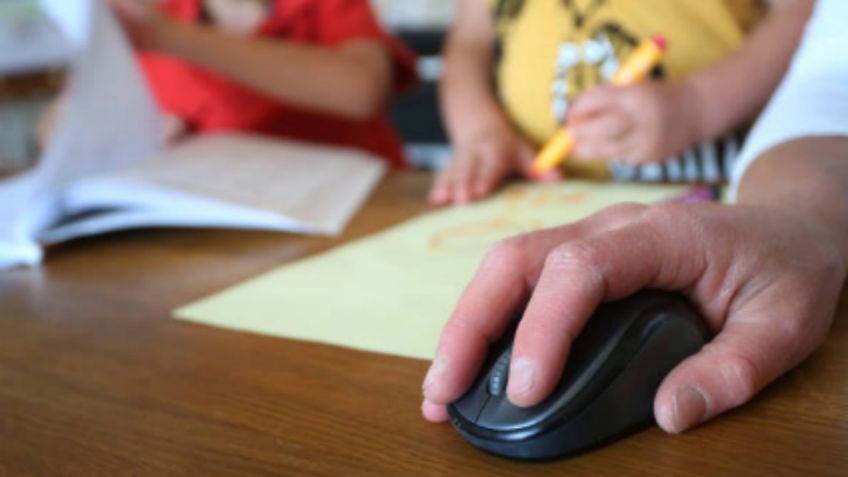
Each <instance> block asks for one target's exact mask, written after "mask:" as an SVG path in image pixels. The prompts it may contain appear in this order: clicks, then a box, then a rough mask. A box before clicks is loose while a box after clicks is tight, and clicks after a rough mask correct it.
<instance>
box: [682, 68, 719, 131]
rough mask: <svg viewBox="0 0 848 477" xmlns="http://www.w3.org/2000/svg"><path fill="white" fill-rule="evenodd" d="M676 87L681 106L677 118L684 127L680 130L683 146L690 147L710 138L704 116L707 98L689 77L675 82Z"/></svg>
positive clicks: (706, 109)
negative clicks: (683, 140)
mask: <svg viewBox="0 0 848 477" xmlns="http://www.w3.org/2000/svg"><path fill="white" fill-rule="evenodd" d="M677 87H678V89H679V94H678V104H680V108H681V114H680V115H679V118H680V119H681V120H682V121H681V123H682V124H683V125H684V129H685V130H684V131H682V132H681V134H682V135H683V138H684V139H685V141H686V146H685V147H692V146H694V145H697V144H700V143H702V142H704V141H706V140H708V139H711V137H712V136H711V135H710V133H709V131H707V129H708V128H707V127H706V124H707V123H708V121H707V120H706V118H705V114H706V111H708V108H707V107H706V106H705V105H706V104H707V103H706V101H708V100H709V98H705V95H704V94H703V92H702V91H701V90H702V88H701V87H700V85H699V84H698V82H697V81H694V80H692V79H691V78H685V79H683V80H681V81H679V82H677Z"/></svg>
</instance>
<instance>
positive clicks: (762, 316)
mask: <svg viewBox="0 0 848 477" xmlns="http://www.w3.org/2000/svg"><path fill="white" fill-rule="evenodd" d="M845 274H846V271H845V265H844V258H843V257H842V256H841V252H840V250H839V248H838V243H837V240H836V238H835V237H834V236H833V232H832V231H830V230H829V229H828V228H827V227H825V225H824V224H823V223H822V222H819V221H816V220H813V219H810V218H808V217H807V216H805V215H803V214H800V213H797V212H794V211H786V210H783V209H779V208H776V207H770V206H733V207H730V206H722V205H715V204H689V205H684V204H677V203H668V204H661V205H656V206H652V207H645V206H640V205H619V206H615V207H612V208H609V209H607V210H605V211H602V212H600V213H598V214H595V215H593V216H591V217H589V218H587V219H585V220H583V221H580V222H577V223H574V224H571V225H567V226H564V227H560V228H556V229H550V230H546V231H541V232H537V233H532V234H528V235H524V236H519V237H517V238H513V239H509V240H506V241H504V242H501V243H499V244H497V245H495V246H494V247H493V248H492V250H491V251H490V252H489V254H488V255H487V256H486V258H485V259H484V261H483V263H482V265H481V266H480V269H479V271H478V272H477V275H476V276H475V277H474V279H473V280H472V281H471V283H470V284H469V285H468V287H467V289H466V290H465V292H464V293H463V295H462V297H461V299H460V300H459V303H458V304H457V306H456V309H455V311H454V313H453V316H452V317H451V319H450V320H449V322H448V323H447V325H446V326H445V328H444V331H443V333H442V336H441V340H440V343H439V346H438V351H437V354H436V358H435V360H434V362H433V365H432V366H431V368H430V371H429V373H428V374H427V377H426V379H425V381H424V396H425V398H424V403H423V406H422V412H423V414H424V416H425V417H426V418H427V419H429V420H432V421H442V420H445V419H446V418H447V415H446V411H445V405H446V404H448V403H450V402H452V401H454V400H456V399H457V398H459V397H460V396H461V395H462V394H463V393H464V392H465V390H466V389H467V388H468V387H469V385H470V384H471V382H472V381H473V379H474V377H475V375H476V374H477V372H478V369H479V368H480V366H481V363H482V361H483V359H484V357H485V354H486V352H487V348H488V346H489V344H490V343H491V342H493V341H494V340H496V339H497V337H498V336H499V335H500V334H501V333H502V332H503V330H504V328H505V326H506V325H507V323H508V322H509V320H510V319H511V317H512V316H513V311H514V310H515V309H516V308H517V307H519V306H520V305H521V304H522V303H524V301H525V300H526V299H527V298H528V297H529V298H530V301H529V304H528V306H527V308H526V311H525V312H524V316H523V319H522V321H521V323H520V325H519V327H518V330H517V333H516V336H515V344H514V348H513V355H512V363H511V368H510V374H509V383H508V387H507V393H508V396H509V398H510V400H511V401H512V402H513V403H515V404H517V405H519V406H530V405H533V404H536V403H539V402H540V401H542V400H543V399H544V398H545V397H546V396H547V395H548V394H549V393H550V392H551V391H552V390H553V388H554V387H555V386H556V384H557V381H558V380H559V377H560V375H561V373H562V369H563V366H564V364H565V362H566V359H567V357H568V352H569V349H570V347H571V343H572V341H573V339H574V337H575V336H577V335H578V334H579V333H580V330H581V329H582V328H583V326H584V324H585V322H586V320H587V319H588V318H589V316H590V315H591V314H592V312H593V311H594V310H595V308H596V307H597V305H598V304H599V303H601V302H602V301H605V300H614V299H619V298H623V297H625V296H628V295H631V294H633V293H635V292H637V291H639V290H640V289H643V288H659V289H667V290H680V291H682V292H683V293H685V294H686V295H688V297H689V299H690V300H691V301H692V302H693V303H694V304H695V305H696V306H697V307H698V309H699V311H700V313H701V315H702V316H703V318H704V319H705V321H706V322H707V323H708V325H709V326H710V327H711V328H712V329H713V330H714V331H715V332H716V333H717V334H716V336H715V338H714V339H713V340H712V341H711V342H710V343H709V344H707V345H706V346H704V348H703V349H702V350H701V351H700V352H699V353H697V354H695V355H693V356H691V357H689V358H688V359H686V360H684V361H683V362H682V363H681V364H680V365H679V366H677V367H676V368H675V369H674V370H673V371H671V373H669V375H668V376H667V377H666V378H665V380H664V381H663V382H662V384H661V386H660V388H659V390H658V392H657V396H656V400H655V403H654V414H655V417H656V420H657V422H658V423H659V425H660V426H661V427H662V428H663V429H665V430H666V431H668V432H673V433H676V432H682V431H684V430H686V429H689V428H691V427H692V426H695V425H697V424H699V423H701V422H704V421H706V420H708V419H711V418H713V417H715V416H717V415H719V414H721V413H722V412H724V411H727V410H729V409H732V408H735V407H737V406H739V405H741V404H743V403H745V402H747V401H748V400H750V399H751V398H752V397H753V396H754V395H755V394H756V393H757V392H758V391H759V390H761V389H762V388H763V387H764V386H766V385H767V384H768V383H769V382H771V381H772V380H774V379H775V378H777V377H778V376H780V375H781V374H783V373H784V372H786V371H787V370H789V369H791V368H792V367H794V366H795V365H797V364H798V363H800V362H801V361H802V360H803V359H804V358H806V357H807V356H809V355H810V354H811V353H812V352H813V350H814V349H816V347H818V346H819V345H820V344H821V343H822V342H823V340H824V338H825V336H826V334H827V332H828V329H829V326H830V323H831V321H832V317H833V313H834V309H835V306H836V303H837V300H838V298H839V295H840V292H841V289H842V285H843V282H844V280H845Z"/></svg>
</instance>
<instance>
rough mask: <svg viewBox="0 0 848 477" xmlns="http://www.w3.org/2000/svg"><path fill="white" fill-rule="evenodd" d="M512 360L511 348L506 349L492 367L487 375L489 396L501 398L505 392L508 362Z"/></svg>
mask: <svg viewBox="0 0 848 477" xmlns="http://www.w3.org/2000/svg"><path fill="white" fill-rule="evenodd" d="M511 358H512V346H510V347H509V348H507V349H506V351H504V352H503V354H502V355H501V356H500V358H498V360H497V361H496V362H495V365H494V366H492V372H491V373H490V374H489V394H490V395H492V396H496V397H497V396H502V395H503V394H504V392H505V391H506V380H507V378H509V362H510V360H511Z"/></svg>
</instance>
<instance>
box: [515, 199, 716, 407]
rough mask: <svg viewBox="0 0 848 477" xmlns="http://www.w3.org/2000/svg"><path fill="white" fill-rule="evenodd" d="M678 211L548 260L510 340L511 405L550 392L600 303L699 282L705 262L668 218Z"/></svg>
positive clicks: (656, 212) (654, 213) (561, 250)
mask: <svg viewBox="0 0 848 477" xmlns="http://www.w3.org/2000/svg"><path fill="white" fill-rule="evenodd" d="M680 207H681V206H679V205H676V204H669V205H665V206H658V207H655V208H653V209H649V210H647V211H646V212H644V213H642V214H641V217H639V218H638V219H636V220H635V221H633V222H630V220H632V219H631V218H627V217H625V218H623V219H619V221H620V222H619V226H614V227H612V228H611V229H610V228H608V229H607V231H605V232H603V233H601V234H598V235H594V236H590V237H584V238H582V239H580V240H573V241H570V242H567V243H564V244H563V245H560V246H558V247H557V248H555V249H553V250H552V251H551V252H550V253H549V254H548V256H547V258H546V260H545V263H544V267H543V269H542V271H541V275H540V278H539V282H538V284H537V285H536V287H535V290H534V292H533V296H532V298H531V299H530V302H529V303H528V306H527V309H526V311H525V313H524V317H523V319H522V321H521V323H520V324H519V327H518V330H517V332H516V336H515V344H514V346H513V354H512V365H511V367H510V374H509V382H508V384H507V394H508V395H509V398H510V400H511V401H512V402H513V403H515V404H517V405H521V406H531V405H534V404H537V403H539V402H541V401H542V400H543V399H544V398H545V397H547V396H548V394H550V392H551V391H552V390H553V388H554V386H556V383H557V382H558V380H559V377H560V375H561V374H562V369H563V366H564V365H565V360H566V358H567V356H568V352H569V350H570V348H571V343H572V341H573V340H574V338H575V337H576V336H577V335H578V334H579V333H580V331H581V330H582V329H583V326H584V324H585V323H586V320H588V319H589V317H590V316H591V314H592V313H593V312H594V310H595V308H597V306H598V305H599V304H600V303H601V302H602V301H604V300H610V299H616V298H622V297H625V296H627V295H630V294H632V293H634V292H636V291H638V290H640V289H642V288H647V287H658V288H668V289H684V288H687V287H689V286H691V285H692V284H693V283H694V282H695V281H696V280H697V279H698V277H699V276H700V274H701V273H702V271H703V270H704V268H705V267H706V263H705V261H704V259H703V254H702V253H700V252H701V251H699V250H697V246H698V245H697V242H693V241H692V240H684V238H687V237H688V236H687V235H685V232H681V229H684V227H683V226H682V224H680V223H675V221H674V220H672V219H671V216H676V215H679V213H678V212H677V210H678V209H680ZM630 215H631V216H632V215H633V212H631V214H630ZM628 222H629V223H628ZM621 223H625V224H627V225H624V226H620V224H621ZM693 248H695V250H693Z"/></svg>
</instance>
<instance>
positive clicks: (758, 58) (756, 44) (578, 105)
mask: <svg viewBox="0 0 848 477" xmlns="http://www.w3.org/2000/svg"><path fill="white" fill-rule="evenodd" d="M812 5H813V2H812V1H810V0H794V1H792V2H789V3H787V4H786V5H782V6H780V7H776V9H775V10H774V11H773V12H772V13H771V14H770V15H769V16H768V17H767V18H766V19H765V20H764V21H763V23H762V24H761V25H760V26H759V27H758V28H757V29H756V30H755V31H754V32H753V33H752V34H751V36H750V37H749V39H748V40H747V41H746V42H745V44H744V45H743V46H742V48H740V50H739V51H738V52H736V53H734V54H733V55H731V56H730V57H728V58H727V59H725V60H723V61H722V62H720V63H718V64H717V65H715V66H714V67H711V68H708V69H706V70H704V71H702V72H699V73H695V74H693V75H691V76H689V77H688V78H686V79H684V80H681V81H677V82H669V83H658V82H646V83H643V84H639V85H634V86H630V87H625V88H616V89H613V88H609V87H601V88H595V89H593V90H590V91H587V92H586V93H584V94H583V95H581V96H580V97H579V98H578V99H577V101H576V102H575V104H574V107H573V108H572V109H571V111H570V114H569V118H568V122H567V126H568V128H569V131H570V132H571V134H572V136H573V137H574V139H575V143H576V145H575V149H574V153H575V155H576V156H579V157H584V158H596V157H611V158H615V159H618V160H623V161H626V162H630V163H644V162H652V161H661V160H665V159H667V158H669V157H671V156H673V155H675V154H678V153H680V152H682V151H683V150H685V149H686V148H688V147H691V146H693V145H695V144H698V143H700V142H703V141H707V140H710V139H714V138H716V137H719V136H720V135H722V134H724V133H727V132H729V131H731V130H732V129H734V128H735V127H738V126H740V125H742V124H744V123H745V122H746V121H749V120H751V119H753V118H754V117H755V116H756V115H757V113H758V112H759V111H760V110H761V109H762V107H763V106H764V105H765V104H766V101H768V98H769V97H770V96H771V94H772V93H773V92H774V90H775V88H776V87H777V85H778V83H779V82H780V79H781V78H782V77H783V74H784V73H785V72H786V69H787V66H788V64H789V59H790V58H791V56H792V53H793V52H794V51H795V49H796V47H797V44H798V40H799V38H800V37H801V33H802V31H803V28H804V25H805V24H806V21H807V19H808V18H809V15H810V11H811V10H812ZM671 47H672V48H673V47H674V46H673V45H672V46H671Z"/></svg>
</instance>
